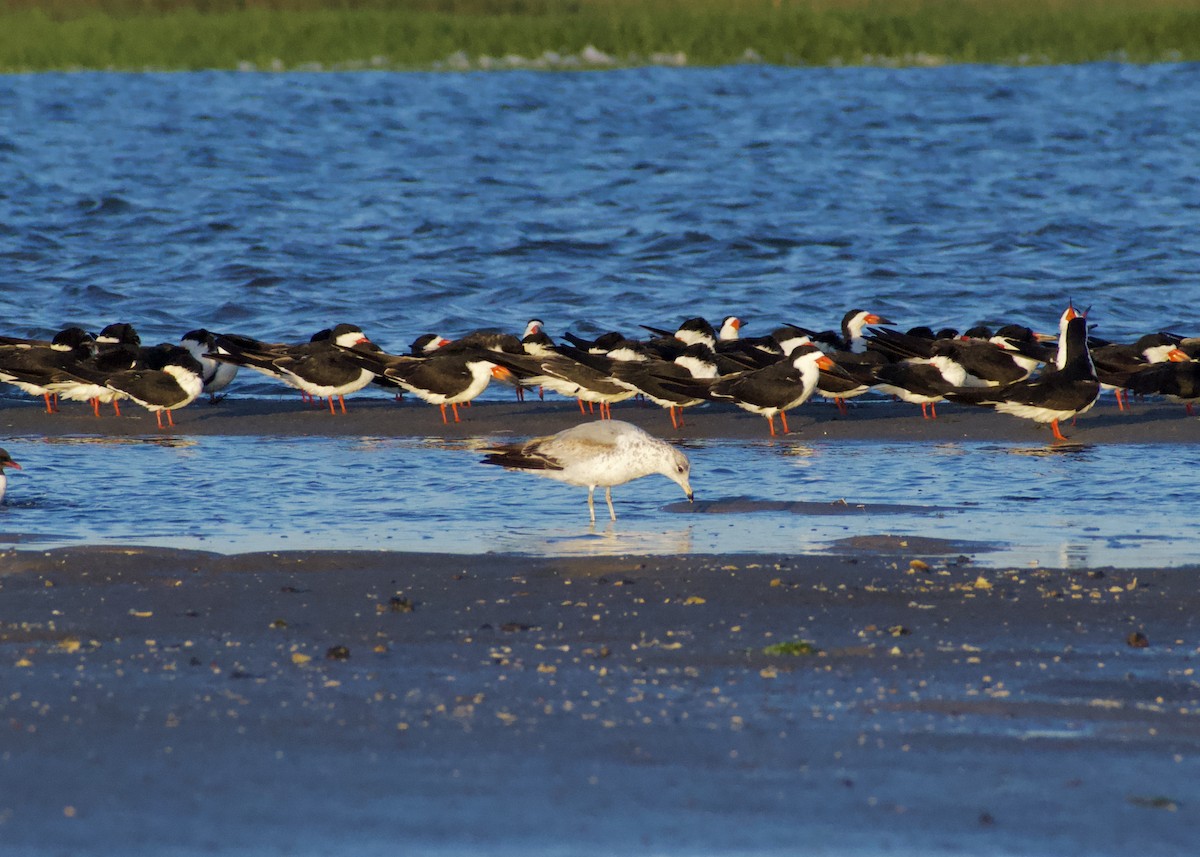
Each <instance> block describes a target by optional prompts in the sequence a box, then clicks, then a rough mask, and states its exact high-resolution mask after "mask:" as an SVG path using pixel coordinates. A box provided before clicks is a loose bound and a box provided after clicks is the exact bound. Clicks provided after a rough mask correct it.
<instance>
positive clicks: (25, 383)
mask: <svg viewBox="0 0 1200 857" xmlns="http://www.w3.org/2000/svg"><path fill="white" fill-rule="evenodd" d="M0 341H2V344H0V381H3V382H4V383H7V384H11V385H13V386H14V387H16V388H17V389H19V390H22V391H24V392H26V393H28V394H30V395H31V396H41V397H42V398H43V399H44V400H45V403H46V413H53V412H54V411H56V410H57V407H56V399H57V393H56V392H55V391H54V390H53V389H52V385H53V384H54V382H55V380H56V379H59V378H61V376H62V373H63V372H64V371H66V370H68V369H69V368H70V367H71V366H72V365H74V364H76V363H79V362H81V361H84V360H88V359H89V358H91V357H93V356H94V355H95V353H96V342H95V339H93V337H92V335H91V334H90V333H88V332H87V331H86V330H83V329H82V328H79V327H68V328H65V329H64V330H61V331H59V332H58V333H56V334H55V335H54V338H53V339H51V340H50V341H48V342H44V341H40V340H33V339H16V338H12V337H3V339H2V340H0Z"/></svg>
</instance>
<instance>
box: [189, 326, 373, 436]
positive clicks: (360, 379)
mask: <svg viewBox="0 0 1200 857" xmlns="http://www.w3.org/2000/svg"><path fill="white" fill-rule="evenodd" d="M216 343H217V345H218V346H219V348H220V350H219V351H214V352H210V353H209V354H208V356H209V357H210V358H212V359H213V360H217V361H219V362H223V363H233V364H235V365H238V366H246V367H248V368H250V369H254V370H256V371H258V372H261V373H263V374H264V375H267V376H270V377H273V378H277V379H279V380H280V381H283V382H284V383H285V384H287V385H289V386H291V387H294V388H296V389H297V390H299V391H300V392H301V393H302V394H303V395H305V396H307V397H309V398H311V399H312V400H313V401H319V400H321V399H328V400H329V412H330V413H331V414H332V413H336V412H335V410H334V407H333V400H334V398H335V397H336V398H337V400H338V402H339V403H340V405H341V409H342V413H346V399H345V397H346V396H347V395H349V394H350V393H355V392H358V391H359V390H361V389H362V388H363V387H365V386H367V384H369V383H371V380H372V379H373V378H374V377H375V375H374V373H373V372H371V371H369V370H368V369H366V368H364V367H363V365H362V364H361V363H360V362H358V361H357V360H355V359H354V358H353V357H352V356H351V354H350V351H351V350H354V351H360V352H362V353H367V354H370V353H374V352H373V349H377V346H375V345H374V343H372V342H371V340H369V339H368V338H367V337H366V335H365V334H364V333H363V332H362V329H361V328H359V327H357V326H355V325H353V324H339V325H337V326H336V327H333V328H330V329H329V330H328V331H321V332H318V333H317V334H315V335H314V337H313V339H312V340H310V341H309V342H305V343H303V344H301V345H281V344H278V343H264V342H259V341H258V340H254V339H249V338H248V337H244V336H235V335H229V334H218V335H217V337H216ZM380 353H381V352H380Z"/></svg>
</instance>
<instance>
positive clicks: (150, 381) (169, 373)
mask: <svg viewBox="0 0 1200 857" xmlns="http://www.w3.org/2000/svg"><path fill="white" fill-rule="evenodd" d="M75 371H76V372H80V373H86V374H84V376H83V377H84V378H85V379H87V380H90V381H92V382H93V383H96V384H100V383H103V384H104V386H106V387H107V388H108V389H110V390H114V391H116V392H117V393H119V394H120V395H122V396H124V397H126V398H129V399H133V400H134V401H135V402H137V403H138V404H139V405H141V406H142V407H143V408H145V409H146V410H148V411H151V412H153V413H154V416H155V419H156V421H157V422H158V427H159V428H163V422H162V416H163V413H164V412H165V413H166V415H167V425H169V426H172V427H173V426H174V425H175V418H174V417H173V416H172V415H171V412H172V411H175V410H178V409H179V408H182V407H186V406H187V405H190V404H191V403H192V402H194V401H195V400H196V397H197V396H199V395H200V394H201V393H202V392H203V391H204V381H203V379H202V377H201V375H202V373H203V372H204V367H203V366H201V365H200V361H199V360H197V359H196V358H195V357H193V356H192V355H191V352H189V351H188V350H187V349H186V348H183V347H181V346H178V345H169V344H163V345H160V346H155V347H154V348H152V349H149V350H148V352H147V353H146V355H145V357H144V360H143V361H142V363H141V364H140V365H139V366H138V367H137V368H135V369H127V370H123V371H119V372H113V373H111V374H107V375H105V374H104V373H100V372H96V371H95V370H84V369H82V368H79V367H77V368H76V369H75ZM88 376H90V378H89V377H88Z"/></svg>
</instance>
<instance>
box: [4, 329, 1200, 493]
mask: <svg viewBox="0 0 1200 857" xmlns="http://www.w3.org/2000/svg"><path fill="white" fill-rule="evenodd" d="M742 326H743V325H742V322H741V321H740V320H739V319H738V318H735V317H728V318H726V319H724V320H723V321H722V322H721V324H720V325H719V326H714V325H712V324H710V323H709V322H708V321H706V320H704V319H702V318H693V319H689V320H687V321H685V322H683V323H682V324H681V325H679V327H678V328H677V329H675V330H674V331H670V330H663V329H659V328H652V327H644V328H643V329H644V330H645V331H646V332H647V333H646V335H643V336H641V337H640V338H633V337H627V336H624V335H622V334H620V333H618V332H615V331H614V332H610V333H605V334H603V335H601V336H597V337H595V338H594V339H584V338H581V337H578V336H575V335H573V334H571V333H565V334H564V335H563V337H562V341H558V342H556V341H555V340H553V339H552V338H551V337H550V336H549V335H548V334H547V333H546V332H545V330H544V326H543V324H542V322H541V321H539V320H533V321H530V322H529V324H528V326H527V327H526V329H525V331H524V333H523V334H522V335H521V336H517V335H513V334H507V333H497V332H494V331H484V330H479V331H474V332H472V333H469V334H467V335H465V336H462V337H459V338H457V339H453V340H451V339H446V338H444V337H441V336H437V335H434V334H427V335H424V336H422V337H420V338H418V339H417V340H416V341H415V342H413V343H412V345H411V346H410V348H409V351H408V352H407V353H403V354H394V353H389V352H387V351H384V350H383V349H382V348H380V347H379V346H378V345H376V344H375V343H373V342H372V341H370V340H369V339H368V338H367V337H366V335H365V334H364V333H363V332H362V330H361V329H360V328H358V327H356V326H353V325H349V324H339V325H338V326H336V327H333V328H329V329H325V330H322V331H319V332H318V333H316V334H314V335H313V336H312V337H311V339H310V340H309V341H307V342H301V343H295V344H291V343H279V342H264V341H262V340H258V339H254V338H251V337H248V336H243V335H239V334H233V333H214V332H211V331H208V330H194V331H191V332H189V333H187V334H185V335H184V336H183V337H182V339H181V341H180V342H179V343H163V344H159V345H154V346H144V345H142V343H141V341H140V338H139V337H138V334H137V332H136V331H135V330H134V328H133V327H132V326H131V325H129V324H113V325H109V326H108V327H106V328H104V330H102V331H101V332H100V333H99V334H97V335H92V334H90V333H88V332H87V331H85V330H83V329H80V328H77V327H72V328H67V329H65V330H63V331H61V332H60V333H58V334H57V335H56V336H55V337H54V338H53V340H51V341H40V340H31V339H19V338H14V337H0V381H3V382H5V383H7V384H11V385H13V386H15V387H18V388H19V389H20V390H22V391H24V392H25V393H28V394H30V395H33V396H40V397H42V398H43V399H44V401H45V406H46V410H47V411H48V412H53V411H55V410H57V408H58V404H59V401H60V400H70V401H79V402H88V403H90V404H91V407H92V409H93V411H94V413H95V414H96V415H97V416H99V415H100V413H101V406H102V405H105V404H111V406H112V407H113V409H114V410H115V411H116V413H117V414H120V402H121V401H122V400H124V399H129V400H132V401H134V402H136V403H137V404H139V405H141V406H142V407H144V408H147V409H148V410H150V411H152V412H154V413H155V415H156V419H157V422H158V426H159V428H163V418H164V415H165V417H166V422H167V425H168V426H173V425H174V424H175V423H174V419H173V417H172V412H173V411H175V410H178V409H179V408H182V407H185V406H186V405H188V404H190V403H192V402H193V401H195V400H196V399H197V398H198V397H200V396H201V395H203V394H205V393H207V394H208V395H209V396H210V397H211V398H212V399H213V401H216V400H218V399H219V398H220V397H221V396H222V395H223V391H224V390H225V389H226V388H227V387H228V385H229V384H230V382H231V381H232V380H233V379H234V377H235V375H236V374H237V372H238V370H239V369H241V368H246V369H251V370H254V371H256V372H260V373H263V374H264V375H267V376H270V377H272V378H275V379H277V380H279V381H281V382H283V383H285V384H288V385H290V386H292V387H294V388H296V389H297V390H299V391H300V393H301V395H302V396H303V397H304V398H305V399H307V400H309V401H310V402H313V403H316V404H319V405H321V406H322V407H323V406H324V401H325V400H327V401H328V406H329V410H330V411H331V412H334V413H336V408H335V400H336V402H337V403H338V404H339V405H340V408H341V410H342V412H345V410H346V403H345V398H344V397H345V396H346V395H349V394H350V393H354V392H356V391H359V390H361V389H363V388H364V387H366V386H367V385H368V384H379V385H382V386H384V387H389V388H393V389H394V390H395V391H396V393H397V395H402V394H403V393H411V394H413V395H414V396H417V397H418V398H420V399H422V400H424V401H426V402H429V403H430V404H433V405H437V406H438V407H439V408H441V412H442V419H443V421H448V419H449V417H448V415H447V407H449V409H450V413H451V414H452V415H453V418H454V420H455V421H458V420H459V413H458V406H459V405H465V404H467V403H469V402H470V401H471V400H473V399H474V398H475V397H477V396H478V395H479V394H480V393H481V392H483V390H484V389H485V388H486V387H487V386H488V384H489V382H490V381H491V380H492V379H493V378H495V379H500V380H502V381H504V382H507V383H510V384H512V385H513V386H514V387H515V388H516V391H517V396H518V397H519V398H524V396H525V394H526V392H527V391H530V390H535V389H536V390H537V391H538V395H539V396H544V395H545V392H546V391H547V390H549V391H551V392H552V393H555V394H558V395H560V396H564V397H567V398H571V399H575V400H577V401H578V403H579V408H580V410H581V411H584V409H585V407H586V408H590V409H592V410H593V411H594V410H596V409H598V410H599V415H600V417H601V419H607V418H610V417H611V411H610V409H611V406H612V405H613V404H615V403H617V402H621V401H624V400H626V399H631V398H633V397H635V396H641V397H643V398H644V399H646V400H649V401H651V402H654V403H656V404H658V405H660V406H662V407H663V408H665V409H667V411H668V413H669V415H670V419H671V424H672V426H674V427H676V428H678V427H679V426H681V425H682V424H683V411H684V410H685V409H686V408H689V407H693V406H695V405H700V404H703V403H705V402H728V403H732V404H734V405H737V406H738V407H740V408H743V409H745V410H747V411H750V412H753V413H756V414H760V415H762V416H763V417H765V418H766V420H767V424H768V427H769V431H770V434H771V435H772V436H773V435H775V417H776V416H778V417H779V419H780V422H781V424H782V428H783V431H784V432H785V433H786V432H788V431H789V429H788V424H787V413H788V411H790V410H792V409H793V408H797V407H799V406H800V405H802V404H804V403H805V402H806V401H808V400H809V399H810V398H811V397H812V396H814V395H820V396H823V397H825V398H827V399H829V400H831V401H833V402H834V403H835V404H836V405H837V407H838V408H839V409H842V410H844V409H845V408H846V401H847V400H848V399H851V398H854V397H856V396H860V395H862V394H864V393H866V392H868V391H876V392H879V393H884V394H887V395H891V396H894V397H896V398H898V399H900V400H902V401H905V402H910V403H913V404H917V405H920V406H921V410H922V414H923V415H924V416H925V418H927V419H933V418H936V417H937V410H936V406H937V403H939V402H942V401H950V402H958V403H965V404H969V405H977V406H981V407H989V408H993V409H995V410H997V411H1000V412H1003V413H1008V414H1013V415H1015V416H1018V417H1023V418H1026V419H1030V420H1035V421H1037V422H1040V423H1049V424H1050V426H1051V429H1052V431H1053V433H1054V436H1055V438H1057V439H1063V435H1062V433H1061V431H1060V430H1059V422H1060V421H1062V420H1065V419H1070V418H1073V417H1074V416H1076V415H1077V414H1081V413H1083V412H1085V411H1087V410H1089V409H1090V408H1091V407H1092V406H1093V405H1095V403H1096V401H1097V398H1098V397H1099V395H1100V391H1101V390H1102V389H1111V390H1113V391H1115V394H1116V398H1117V403H1118V406H1119V407H1121V408H1122V409H1123V408H1125V407H1126V401H1127V397H1128V396H1129V395H1130V394H1133V395H1138V396H1158V397H1165V398H1167V399H1173V400H1177V401H1181V402H1183V403H1185V405H1186V407H1187V412H1188V413H1189V414H1191V413H1192V403H1194V402H1196V401H1197V400H1200V338H1197V337H1185V336H1181V335H1177V334H1173V333H1166V332H1155V333H1148V334H1146V335H1145V336H1142V337H1141V338H1139V339H1138V340H1137V341H1136V342H1132V343H1114V342H1107V341H1104V340H1101V339H1099V338H1097V337H1095V336H1094V335H1092V333H1091V332H1090V331H1089V329H1088V324H1087V320H1086V318H1085V316H1084V314H1081V313H1079V312H1077V311H1076V310H1075V309H1074V308H1073V307H1068V308H1067V310H1066V311H1064V312H1063V313H1062V315H1061V317H1060V320H1059V329H1058V332H1057V334H1052V335H1045V334H1038V333H1034V332H1033V331H1032V330H1030V329H1029V328H1027V327H1022V326H1019V325H1005V326H1003V327H1001V328H999V329H997V330H989V329H984V328H979V327H976V328H971V329H970V330H966V331H964V332H962V333H960V332H958V331H956V330H941V331H933V330H931V329H929V328H927V327H917V328H913V329H911V330H909V331H907V332H906V333H901V332H899V331H898V330H896V329H895V326H894V325H893V323H892V322H891V321H889V320H888V319H886V318H883V317H882V316H880V315H877V314H875V313H872V312H869V311H866V310H851V311H850V312H848V313H846V315H845V317H844V318H843V320H842V324H841V329H840V330H836V331H816V330H809V329H806V328H803V327H800V326H797V325H792V324H784V325H781V326H780V327H778V328H777V329H776V330H774V331H772V332H771V333H769V334H767V335H763V336H753V337H747V336H743V335H742V332H741V328H742ZM5 466H12V464H11V462H5V461H4V460H3V459H0V474H2V473H3V468H4V467H5Z"/></svg>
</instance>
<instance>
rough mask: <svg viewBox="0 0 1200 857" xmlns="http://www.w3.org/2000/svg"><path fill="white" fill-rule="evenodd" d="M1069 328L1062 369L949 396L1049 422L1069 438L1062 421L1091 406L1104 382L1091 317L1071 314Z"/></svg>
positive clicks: (1058, 437)
mask: <svg viewBox="0 0 1200 857" xmlns="http://www.w3.org/2000/svg"><path fill="white" fill-rule="evenodd" d="M1065 330H1066V332H1065V334H1064V336H1063V343H1064V351H1063V368H1062V369H1059V370H1049V369H1047V370H1046V371H1044V372H1043V373H1042V374H1041V375H1039V376H1038V377H1037V378H1034V379H1031V380H1026V381H1017V382H1015V383H1012V384H1006V385H1004V386H1000V387H975V388H970V387H968V388H960V389H958V390H956V391H954V392H948V393H946V398H947V399H949V400H950V401H952V402H962V403H965V404H970V405H982V406H985V407H991V408H995V409H996V410H997V411H1000V412H1001V413H1005V414H1012V415H1013V416H1017V417H1023V418H1024V419H1029V420H1034V421H1035V422H1039V423H1049V424H1050V428H1051V430H1052V431H1053V432H1054V437H1055V439H1056V440H1066V438H1065V437H1064V436H1063V434H1062V432H1061V431H1059V428H1058V423H1059V421H1060V420H1065V419H1070V418H1072V417H1074V416H1076V415H1078V414H1082V413H1084V412H1085V411H1088V410H1090V409H1091V407H1092V406H1093V405H1095V404H1096V399H1097V397H1099V395H1100V382H1099V380H1097V378H1096V370H1095V368H1094V367H1093V366H1092V355H1091V352H1090V351H1089V350H1088V345H1087V339H1088V335H1087V319H1085V318H1084V317H1083V316H1075V317H1073V318H1070V319H1069V320H1067V322H1066V327H1065Z"/></svg>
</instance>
